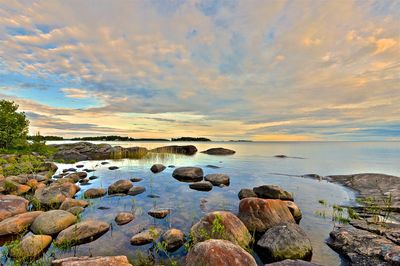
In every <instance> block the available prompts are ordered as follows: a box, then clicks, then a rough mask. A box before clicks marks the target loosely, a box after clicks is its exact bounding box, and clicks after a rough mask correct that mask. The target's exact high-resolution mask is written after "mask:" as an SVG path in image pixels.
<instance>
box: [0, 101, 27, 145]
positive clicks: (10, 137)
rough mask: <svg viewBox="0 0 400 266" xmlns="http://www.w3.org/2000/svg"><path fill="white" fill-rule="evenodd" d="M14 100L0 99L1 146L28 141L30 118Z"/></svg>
mask: <svg viewBox="0 0 400 266" xmlns="http://www.w3.org/2000/svg"><path fill="white" fill-rule="evenodd" d="M18 107H19V106H18V105H17V104H15V103H14V102H13V101H7V100H0V148H11V147H14V146H16V145H17V144H20V143H25V142H26V136H27V134H28V127H29V120H28V119H27V118H26V116H25V113H24V112H17V110H18Z"/></svg>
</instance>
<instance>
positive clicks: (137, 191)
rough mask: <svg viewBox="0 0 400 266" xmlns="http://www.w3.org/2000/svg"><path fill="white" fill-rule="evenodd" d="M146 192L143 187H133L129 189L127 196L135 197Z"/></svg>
mask: <svg viewBox="0 0 400 266" xmlns="http://www.w3.org/2000/svg"><path fill="white" fill-rule="evenodd" d="M145 191H146V188H145V187H140V186H133V187H131V188H130V189H129V191H128V195H131V196H136V195H139V194H141V193H143V192H145Z"/></svg>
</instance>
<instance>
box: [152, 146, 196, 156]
mask: <svg viewBox="0 0 400 266" xmlns="http://www.w3.org/2000/svg"><path fill="white" fill-rule="evenodd" d="M151 152H157V153H176V154H184V155H193V154H195V153H196V152H197V148H196V147H195V146H193V145H183V146H178V145H170V146H164V147H158V148H155V149H152V150H151Z"/></svg>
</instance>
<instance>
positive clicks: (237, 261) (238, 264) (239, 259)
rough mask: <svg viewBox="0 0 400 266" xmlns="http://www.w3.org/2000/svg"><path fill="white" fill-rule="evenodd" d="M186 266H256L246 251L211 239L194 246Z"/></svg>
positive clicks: (222, 241) (228, 243) (228, 242)
mask: <svg viewBox="0 0 400 266" xmlns="http://www.w3.org/2000/svg"><path fill="white" fill-rule="evenodd" d="M185 265H186V266H198V265H218V266H232V265H235V266H256V265H257V263H256V261H255V260H254V258H253V256H251V255H250V254H249V253H248V252H247V251H246V250H244V249H243V248H241V247H240V246H237V245H235V244H233V243H232V242H230V241H227V240H220V239H210V240H207V241H205V242H200V243H197V244H196V245H194V246H193V247H192V248H191V249H190V251H189V253H188V255H187V256H186V263H185Z"/></svg>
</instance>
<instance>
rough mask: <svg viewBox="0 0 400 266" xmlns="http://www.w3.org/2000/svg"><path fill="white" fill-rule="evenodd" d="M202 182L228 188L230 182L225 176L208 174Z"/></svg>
mask: <svg viewBox="0 0 400 266" xmlns="http://www.w3.org/2000/svg"><path fill="white" fill-rule="evenodd" d="M204 180H206V181H210V182H211V183H212V184H213V185H214V186H220V185H225V186H229V182H230V178H229V176H228V175H225V174H209V175H206V176H205V177H204Z"/></svg>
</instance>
